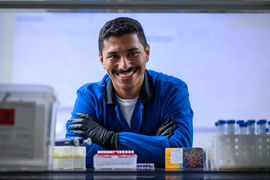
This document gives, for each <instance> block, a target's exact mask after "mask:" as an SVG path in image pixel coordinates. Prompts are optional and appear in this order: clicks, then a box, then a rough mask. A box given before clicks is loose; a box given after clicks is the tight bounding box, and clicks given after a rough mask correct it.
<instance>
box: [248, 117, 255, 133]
mask: <svg viewBox="0 0 270 180" xmlns="http://www.w3.org/2000/svg"><path fill="white" fill-rule="evenodd" d="M247 134H255V120H248V121H247Z"/></svg>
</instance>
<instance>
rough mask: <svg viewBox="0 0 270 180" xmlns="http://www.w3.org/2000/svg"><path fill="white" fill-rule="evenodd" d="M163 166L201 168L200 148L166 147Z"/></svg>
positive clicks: (201, 151) (201, 154) (201, 150)
mask: <svg viewBox="0 0 270 180" xmlns="http://www.w3.org/2000/svg"><path fill="white" fill-rule="evenodd" d="M165 168H168V169H182V168H203V149H202V148H166V149H165Z"/></svg>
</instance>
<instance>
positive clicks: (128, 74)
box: [119, 71, 134, 78]
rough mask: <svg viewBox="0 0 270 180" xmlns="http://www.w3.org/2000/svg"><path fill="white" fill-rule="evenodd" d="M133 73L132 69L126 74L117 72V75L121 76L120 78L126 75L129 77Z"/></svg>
mask: <svg viewBox="0 0 270 180" xmlns="http://www.w3.org/2000/svg"><path fill="white" fill-rule="evenodd" d="M133 73H134V71H131V72H129V73H127V74H120V73H119V76H120V77H122V78H127V77H130V76H131V75H132V74H133Z"/></svg>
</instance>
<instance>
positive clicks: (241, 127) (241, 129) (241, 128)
mask: <svg viewBox="0 0 270 180" xmlns="http://www.w3.org/2000/svg"><path fill="white" fill-rule="evenodd" d="M246 129H247V124H246V123H244V124H239V132H238V134H247V130H246Z"/></svg>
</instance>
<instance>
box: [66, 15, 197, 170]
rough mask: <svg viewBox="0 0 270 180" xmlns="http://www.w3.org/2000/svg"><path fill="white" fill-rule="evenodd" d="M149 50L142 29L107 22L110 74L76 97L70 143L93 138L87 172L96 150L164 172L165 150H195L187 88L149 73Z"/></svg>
mask: <svg viewBox="0 0 270 180" xmlns="http://www.w3.org/2000/svg"><path fill="white" fill-rule="evenodd" d="M149 54H150V46H149V45H148V44H147V42H146V38H145V35H144V32H143V29H142V27H141V25H140V23H139V22H138V21H136V20H133V19H131V18H117V19H114V20H111V21H109V22H107V23H106V24H105V25H104V26H103V27H102V29H101V30H100V34H99V58H100V62H101V64H102V66H103V68H104V69H106V71H107V74H106V75H105V76H104V77H103V79H102V80H101V81H100V82H97V83H89V84H86V85H84V86H82V87H81V88H79V90H78V91H77V95H78V97H77V99H76V102H75V105H74V109H73V112H72V117H71V119H70V120H69V121H68V122H67V124H66V128H67V134H66V138H72V137H74V136H82V137H83V138H88V137H90V138H91V139H92V141H93V142H94V143H93V144H91V145H87V146H86V149H87V157H86V166H87V167H93V156H94V155H95V154H96V152H97V150H102V149H115V150H134V151H135V153H136V154H137V155H138V162H141V163H155V166H156V167H164V164H165V148H169V147H192V141H193V125H192V118H193V111H192V109H191V107H190V103H189V94H188V90H187V85H186V84H185V83H184V82H183V81H181V80H180V79H177V78H175V77H172V76H168V75H165V74H162V73H158V72H155V71H151V70H146V69H145V67H146V63H147V62H148V60H149Z"/></svg>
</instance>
